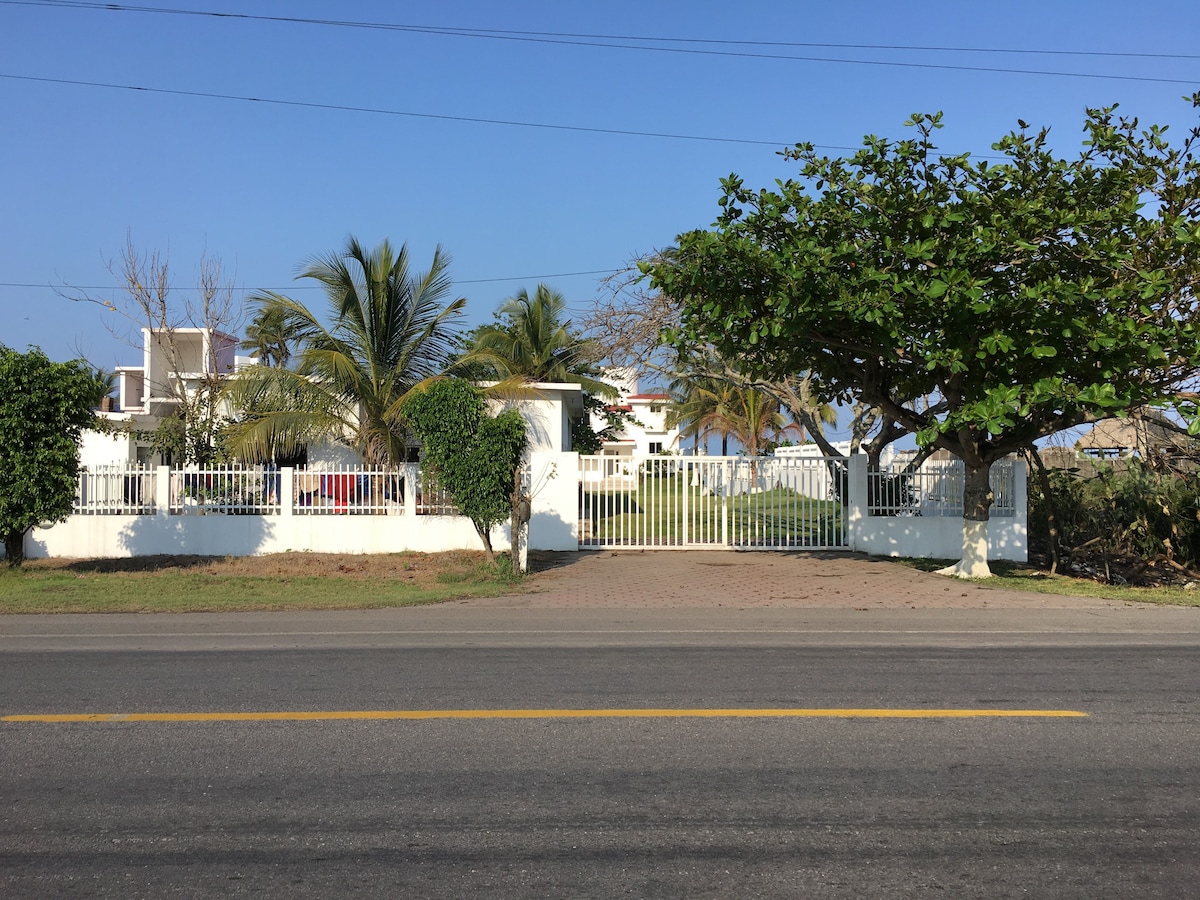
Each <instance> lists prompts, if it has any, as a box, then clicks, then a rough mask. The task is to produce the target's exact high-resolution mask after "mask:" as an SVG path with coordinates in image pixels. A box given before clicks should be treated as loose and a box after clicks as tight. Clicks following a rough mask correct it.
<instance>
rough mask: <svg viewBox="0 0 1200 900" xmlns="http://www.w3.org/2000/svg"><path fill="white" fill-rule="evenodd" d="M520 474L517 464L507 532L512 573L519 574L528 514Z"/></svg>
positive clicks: (521, 566) (528, 510) (522, 563)
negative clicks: (509, 525) (509, 528)
mask: <svg viewBox="0 0 1200 900" xmlns="http://www.w3.org/2000/svg"><path fill="white" fill-rule="evenodd" d="M522 474H523V472H522V468H521V466H517V468H516V469H515V470H514V471H513V492H512V501H511V505H512V516H511V519H510V521H511V522H512V526H511V530H510V532H509V537H510V544H511V547H512V549H511V550H510V552H511V554H512V573H513V575H520V574H521V573H522V572H524V571H525V560H524V559H523V558H522V556H523V554H522V553H521V548H522V537H523V535H524V529H525V525H526V523H527V522H528V521H529V516H530V509H529V504H530V498H529V496H528V495H527V494H525V493H524V492H523V491H522V490H521V483H522V480H523V479H522Z"/></svg>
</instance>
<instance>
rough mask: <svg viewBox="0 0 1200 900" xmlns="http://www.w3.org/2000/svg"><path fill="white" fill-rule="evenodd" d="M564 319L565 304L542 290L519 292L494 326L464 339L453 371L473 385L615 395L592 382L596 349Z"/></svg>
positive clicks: (554, 293)
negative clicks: (510, 383)
mask: <svg viewBox="0 0 1200 900" xmlns="http://www.w3.org/2000/svg"><path fill="white" fill-rule="evenodd" d="M566 313H567V301H566V299H565V298H564V297H563V295H562V294H561V293H559V292H558V291H556V290H554V289H553V288H551V287H549V286H548V285H545V284H539V285H538V286H537V289H536V290H535V291H534V292H533V295H532V296H530V294H529V292H528V291H526V290H525V289H524V288H521V290H519V291H518V292H517V293H516V294H515V295H514V296H512V297H509V298H508V299H507V300H505V301H504V303H503V304H502V305H501V307H500V309H499V310H498V311H497V312H496V321H495V322H493V323H491V324H489V325H481V326H480V327H479V328H476V329H475V330H474V331H473V332H471V333H470V334H469V335H468V336H467V337H468V343H467V348H466V352H465V353H463V355H462V356H461V358H460V359H459V360H458V361H457V362H456V364H455V371H456V372H459V371H461V372H462V373H463V374H464V375H465V376H467V377H472V378H477V379H478V380H484V379H496V380H498V381H503V380H504V379H514V378H515V379H520V380H522V381H527V382H530V381H532V382H555V383H566V384H578V385H580V386H581V387H583V389H584V390H585V391H588V392H589V393H592V394H600V395H615V389H614V388H613V387H612V385H610V384H607V383H606V382H603V381H600V380H598V379H597V378H596V376H597V375H598V374H599V370H598V369H597V363H598V362H599V359H600V356H601V352H602V351H601V349H600V347H599V346H598V344H597V343H596V341H594V340H591V339H589V338H586V337H584V336H583V335H582V334H580V333H579V332H578V331H577V330H575V329H574V328H572V327H571V322H570V320H569V319H568V318H567V317H566Z"/></svg>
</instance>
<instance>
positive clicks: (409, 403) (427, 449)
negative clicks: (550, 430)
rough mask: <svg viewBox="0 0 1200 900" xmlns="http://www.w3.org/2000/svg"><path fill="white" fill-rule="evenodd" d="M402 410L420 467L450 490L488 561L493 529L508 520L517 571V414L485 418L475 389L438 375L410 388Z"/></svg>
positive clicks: (521, 448)
mask: <svg viewBox="0 0 1200 900" xmlns="http://www.w3.org/2000/svg"><path fill="white" fill-rule="evenodd" d="M401 409H402V412H403V414H404V418H405V419H406V420H407V421H408V422H409V424H410V425H411V426H412V428H413V430H414V431H415V432H416V434H417V436H418V437H419V438H420V439H421V444H422V452H421V466H422V469H423V471H425V472H426V473H428V474H429V475H430V476H432V478H433V479H435V480H436V481H437V483H438V484H439V485H441V486H442V487H443V488H445V489H446V491H447V492H449V494H450V496H451V497H452V498H453V500H454V505H455V506H457V507H458V509H459V511H460V512H461V513H462V514H463V515H464V516H467V517H468V518H469V519H470V520H471V522H472V523H473V524H474V525H475V531H476V533H478V535H479V538H480V540H481V541H483V547H484V550H485V551H486V552H487V557H488V561H489V562H490V561H491V560H492V528H493V527H494V526H496V525H499V524H500V523H501V522H503V521H504V520H505V519H507V518H510V517H511V518H512V550H513V560H512V561H513V570H514V571H518V570H519V566H520V560H519V558H518V553H517V543H518V535H519V532H520V529H521V526H522V524H523V522H522V516H521V514H520V507H521V505H522V503H521V501H522V497H521V490H520V487H521V485H520V467H521V460H522V458H523V456H524V454H525V420H524V419H523V418H521V414H520V413H519V412H517V411H516V410H514V409H510V410H505V411H504V412H502V413H500V414H499V415H497V416H489V415H488V412H487V404H486V402H485V401H484V399H483V394H482V393H481V392H480V391H479V389H478V388H476V387H474V386H473V385H471V384H469V383H468V382H466V381H463V380H461V379H457V378H439V379H436V380H434V381H432V382H430V383H429V384H427V385H425V386H423V387H421V388H420V389H418V390H415V391H413V392H412V393H410V394H409V395H408V397H407V398H405V400H404V402H403V403H402V404H401Z"/></svg>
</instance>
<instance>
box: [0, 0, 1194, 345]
mask: <svg viewBox="0 0 1200 900" xmlns="http://www.w3.org/2000/svg"><path fill="white" fill-rule="evenodd" d="M144 2H145V3H146V5H147V6H149V7H154V8H157V9H169V10H196V11H206V12H227V13H228V12H235V13H245V14H250V15H258V16H285V17H300V18H316V19H338V20H343V21H355V22H364V23H389V24H393V25H405V26H425V27H435V28H460V29H494V30H503V31H508V32H540V33H559V34H563V33H570V34H577V35H614V36H618V37H621V38H628V37H632V36H644V37H651V38H659V39H676V40H675V42H672V43H664V42H663V41H661V40H660V41H657V42H650V43H649V44H644V45H645V46H651V45H652V46H659V47H670V48H673V49H674V50H705V51H709V52H708V53H705V54H698V53H683V52H661V51H648V50H639V49H631V48H630V47H628V46H624V47H615V48H614V47H597V46H580V45H578V44H574V45H572V44H569V43H562V42H561V41H567V40H571V39H568V38H553V39H543V40H538V41H534V40H511V39H497V38H483V37H470V36H454V35H446V34H434V33H417V32H412V31H396V30H383V29H367V28H354V27H334V26H327V25H324V26H323V25H314V24H301V23H291V22H267V21H254V20H247V19H242V18H229V17H213V16H193V15H172V14H163V13H155V12H138V11H133V10H132V9H127V10H123V11H110V10H106V9H93V8H86V6H87V4H85V5H84V6H81V5H79V4H72V3H69V2H68V3H62V4H52V3H25V2H19V3H15V2H9V0H3V2H0V110H2V111H3V127H2V129H0V135H2V136H0V229H2V232H0V283H2V284H0V342H2V343H5V344H7V345H9V346H12V347H16V348H18V349H24V347H25V346H26V345H28V344H36V345H39V346H41V347H42V348H43V349H44V350H45V351H46V352H47V353H48V354H50V355H51V356H52V357H54V358H57V359H66V358H69V357H72V356H75V355H77V353H79V352H83V353H84V354H86V355H87V357H88V358H89V359H90V360H91V361H92V362H94V363H97V364H99V365H103V366H112V365H115V364H120V363H136V362H139V361H140V359H139V357H138V355H137V353H136V352H135V351H134V350H132V349H131V348H130V347H128V346H126V345H124V344H122V343H121V342H119V341H118V340H116V339H115V338H113V337H112V336H111V335H110V334H109V332H108V331H107V330H106V328H105V326H104V323H105V316H106V315H107V316H110V317H111V316H112V314H111V313H106V312H105V311H104V310H103V309H102V308H101V307H100V306H98V305H94V304H86V303H82V304H81V303H72V302H70V301H69V300H66V299H63V298H62V297H60V296H58V294H56V292H55V291H54V290H52V289H50V288H51V286H60V287H61V286H63V285H66V284H70V285H77V286H84V287H85V288H86V289H87V293H89V294H90V295H92V296H94V297H97V298H101V299H106V298H117V297H119V292H118V291H117V290H116V289H115V283H114V280H113V278H112V277H111V276H110V274H109V272H108V271H107V269H106V262H107V261H110V260H116V259H117V257H118V256H119V253H120V250H121V248H122V246H123V244H124V242H125V238H126V235H127V234H129V235H130V236H131V237H132V239H133V241H134V243H135V244H136V245H137V246H138V247H139V248H141V249H143V250H146V251H154V250H156V251H158V252H160V253H166V254H169V259H170V262H171V266H172V269H173V270H174V274H175V279H174V282H175V285H176V288H177V289H178V290H180V291H183V290H186V289H188V288H189V286H191V285H192V284H194V274H195V270H196V264H197V261H198V259H199V258H200V256H201V255H202V254H204V253H207V254H208V255H209V256H212V257H217V258H219V259H221V260H222V262H223V264H224V267H225V270H226V272H227V273H232V274H234V275H235V280H236V284H237V285H238V287H239V288H240V289H245V290H253V289H256V288H270V289H277V290H285V291H287V290H292V289H293V288H296V294H295V296H297V297H298V298H301V299H306V300H309V301H317V297H318V295H317V294H316V293H315V292H313V291H311V290H300V289H298V284H297V283H294V282H293V280H292V279H293V277H294V275H295V272H296V270H297V267H298V266H299V265H300V264H301V263H303V262H304V261H305V260H306V259H307V258H308V257H310V256H311V255H313V254H316V253H323V252H327V251H330V250H333V249H335V248H337V247H340V246H341V245H342V244H343V243H344V241H345V239H346V237H347V235H349V234H354V235H356V236H358V238H359V239H360V240H361V241H362V242H363V243H364V244H367V245H374V244H375V243H377V242H378V241H379V240H380V239H382V238H383V237H385V236H386V237H389V238H391V240H392V241H393V242H394V243H397V244H399V243H402V242H407V243H408V244H409V246H410V249H411V250H412V252H413V254H414V258H415V260H416V262H417V263H418V264H420V265H422V266H423V265H424V264H425V263H426V262H427V261H428V259H429V257H430V256H431V255H432V252H433V248H434V247H435V246H436V245H438V244H440V245H442V246H443V247H444V248H445V249H446V250H447V251H448V252H449V253H450V254H451V256H452V257H453V261H454V262H453V267H452V274H453V276H454V278H455V281H456V292H457V294H461V295H463V296H466V297H467V298H468V323H469V324H475V323H478V322H482V321H486V320H488V319H490V317H491V314H492V312H493V310H494V309H495V308H496V307H497V306H498V305H499V303H500V302H501V301H502V300H503V299H504V298H505V297H507V296H510V295H511V294H512V293H513V292H514V291H516V290H517V289H518V288H520V287H523V286H524V287H527V288H529V289H530V290H532V289H533V287H534V286H535V285H536V283H537V281H538V280H539V279H541V280H545V281H547V282H548V283H550V284H551V285H552V286H554V287H556V288H558V289H559V290H561V291H562V292H563V293H564V294H565V295H566V296H567V298H568V300H569V302H570V304H571V306H572V308H573V309H574V310H575V311H577V313H578V314H579V315H581V316H582V314H583V313H585V312H586V310H587V309H588V308H589V307H590V306H591V303H592V301H593V299H594V298H595V297H596V295H597V281H598V278H599V277H600V275H597V274H579V275H568V274H565V273H597V272H599V273H605V272H609V271H612V270H615V269H618V268H620V267H622V266H623V265H624V264H625V263H627V261H628V260H629V259H630V258H632V257H634V256H636V255H638V254H640V253H644V252H647V251H650V250H653V249H655V248H659V247H663V246H666V245H668V244H670V243H671V242H672V240H673V238H674V236H675V235H676V234H678V233H679V232H681V231H684V230H687V229H690V228H693V227H697V226H704V225H708V224H709V223H710V222H711V221H712V220H713V219H714V218H715V216H716V213H717V206H716V200H717V197H718V196H719V185H718V179H719V178H721V177H722V176H724V175H727V174H729V173H731V172H737V173H738V174H739V175H741V176H743V178H744V179H745V180H746V183H747V184H749V185H758V184H769V183H770V182H772V181H773V180H774V179H775V178H778V177H787V175H788V174H789V166H788V165H786V164H785V163H783V162H782V161H781V160H780V159H779V157H778V156H777V155H776V151H777V150H778V149H779V148H781V147H783V146H786V145H789V144H791V143H794V142H797V141H801V140H809V141H812V142H814V143H816V144H818V145H824V146H826V147H828V148H829V150H828V152H830V153H842V152H847V150H842V149H838V148H848V149H849V148H853V147H856V146H857V145H858V144H859V143H860V142H861V138H862V136H863V135H864V134H867V133H875V134H881V135H887V136H891V137H898V136H902V135H903V132H904V128H903V122H904V120H905V119H906V118H907V117H908V116H909V114H911V113H913V112H917V111H921V112H933V111H937V110H943V111H944V112H945V116H946V123H947V127H946V128H945V129H944V130H943V131H941V132H940V142H941V145H942V146H943V147H945V148H946V149H947V151H952V152H959V151H962V150H969V151H972V152H974V153H976V154H989V153H990V152H991V151H990V145H991V143H992V142H993V141H994V140H996V139H997V138H998V137H1000V136H1001V135H1002V134H1004V133H1006V132H1007V131H1009V130H1011V129H1012V128H1014V127H1015V124H1016V121H1017V119H1018V118H1023V119H1025V120H1026V121H1028V122H1030V123H1033V124H1035V125H1049V126H1051V127H1052V129H1053V131H1052V139H1053V141H1054V143H1055V144H1056V146H1058V147H1060V148H1061V149H1062V150H1063V151H1064V152H1065V153H1070V152H1073V151H1074V150H1075V149H1077V148H1078V142H1079V135H1080V126H1081V123H1082V119H1083V112H1084V109H1085V107H1088V106H1100V105H1107V104H1111V103H1114V102H1119V103H1120V104H1121V107H1122V110H1123V111H1124V112H1126V113H1129V114H1132V115H1137V116H1139V117H1140V118H1141V119H1142V120H1143V121H1144V122H1157V123H1161V124H1167V125H1171V126H1173V129H1174V130H1175V131H1176V133H1181V132H1183V131H1184V130H1185V129H1187V128H1189V127H1191V126H1192V125H1193V124H1195V121H1196V112H1195V111H1194V110H1193V109H1192V108H1191V107H1190V105H1189V104H1186V103H1184V102H1183V101H1182V100H1181V99H1180V98H1181V96H1182V95H1184V94H1189V93H1191V92H1192V91H1195V90H1200V41H1198V40H1197V38H1200V16H1197V15H1196V8H1195V2H1194V0H1172V2H1154V0H1148V2H1143V3H1141V4H1137V5H1134V4H1130V3H1129V2H1128V0H1121V2H1115V0H1091V2H1067V0H1051V2H1044V0H1043V2H1038V3H1032V2H1008V3H1004V4H964V3H961V2H956V3H949V2H940V0H931V2H925V3H922V4H919V5H918V4H907V3H896V2H854V0H847V2H842V3H838V4H828V3H804V2H747V3H742V4H738V5H736V6H735V5H733V4H729V3H725V2H708V0H689V2H686V3H685V2H647V0H639V2H624V0H609V2H605V3H591V4H578V3H565V2H557V3H552V2H499V3H497V2H492V3H483V2H454V0H446V2H442V3H439V4H436V5H435V4H427V3H425V4H416V3H401V2H393V3H389V2H376V0H340V2H333V0H286V2H285V0H261V2H240V3H237V2H232V0H183V2H174V0H144ZM517 36H518V35H510V37H517ZM524 36H525V37H529V36H530V35H528V34H527V35H524ZM684 39H687V40H690V41H745V42H759V43H748V44H738V45H734V44H721V43H684V42H682V41H683V40H684ZM548 40H552V41H555V42H548ZM576 40H585V41H590V42H591V43H618V44H626V45H629V44H633V43H635V42H633V41H629V40H617V41H600V40H598V39H594V38H582V39H576ZM763 42H791V43H796V44H800V43H803V44H810V45H818V44H855V45H888V46H890V47H901V48H973V49H969V50H967V49H962V50H956V51H946V50H939V49H880V48H879V47H878V46H858V47H853V48H850V47H830V46H780V45H769V44H767V43H763ZM1003 50H1024V51H1033V50H1043V51H1056V52H1055V53H1054V54H1044V53H1032V52H1022V53H1008V52H996V51H1003ZM984 51H988V52H984ZM714 53H719V54H739V53H740V54H758V56H757V57H755V56H745V55H741V56H739V55H713V54H714ZM1095 53H1100V54H1166V55H1175V56H1176V57H1177V58H1164V57H1153V58H1152V57H1139V56H1134V55H1079V54H1095ZM763 56H774V57H805V58H804V59H799V58H792V59H782V58H763ZM839 59H840V60H854V61H858V62H839V61H836V60H839ZM880 63H903V64H904V65H881V64H880ZM981 68H982V69H1005V70H1026V71H1025V72H1018V71H974V70H972V69H981ZM1030 71H1036V72H1041V73H1080V74H1089V75H1092V76H1109V77H1074V76H1067V75H1055V74H1030V73H1029V72H1030ZM13 76H16V77H13ZM1112 76H1118V77H1112ZM28 79H58V80H61V81H70V82H93V83H108V84H119V85H130V86H137V87H142V88H152V89H155V90H156V91H180V92H189V93H191V94H225V95H231V96H237V97H258V98H267V99H273V100H283V101H294V102H298V103H304V104H322V105H327V106H330V107H369V108H372V109H377V110H388V111H390V112H391V113H401V112H407V113H419V114H425V115H429V116H449V117H457V118H458V119H460V120H458V121H456V120H450V119H437V118H423V117H415V116H402V115H395V114H381V113H369V112H361V111H350V110H345V109H318V108H312V107H311V106H287V105H280V104H275V103H263V102H257V103H255V102H247V101H242V100H230V99H216V98H212V97H199V96H187V95H181V94H167V93H157V92H151V91H131V90H123V89H113V88H104V87H95V86H86V85H83V84H63V83H55V82H52V81H44V80H43V81H38V80H28ZM471 119H475V120H484V119H492V120H506V121H510V122H523V123H529V124H530V125H544V126H570V127H575V128H585V129H586V128H591V129H608V130H613V131H622V132H653V133H659V134H662V133H666V134H673V135H690V136H696V137H708V138H721V139H725V140H684V139H679V138H667V137H653V136H645V135H637V134H603V133H596V132H588V131H571V130H560V129H555V128H546V127H526V126H518V125H500V124H488V123H486V122H483V121H462V120H471ZM743 141H744V142H753V141H759V142H765V143H742V142H743ZM500 279H505V280H500ZM27 285H31V286H27Z"/></svg>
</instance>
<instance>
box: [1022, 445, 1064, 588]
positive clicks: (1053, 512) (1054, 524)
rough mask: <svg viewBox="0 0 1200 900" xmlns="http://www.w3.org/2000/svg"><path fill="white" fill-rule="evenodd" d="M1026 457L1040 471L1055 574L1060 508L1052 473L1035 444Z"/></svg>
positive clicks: (1026, 451) (1052, 573)
mask: <svg viewBox="0 0 1200 900" xmlns="http://www.w3.org/2000/svg"><path fill="white" fill-rule="evenodd" d="M1025 457H1026V458H1027V459H1029V460H1031V461H1032V462H1033V464H1034V466H1035V467H1036V468H1037V472H1038V484H1040V485H1041V487H1042V499H1043V502H1044V503H1045V504H1046V525H1047V529H1048V531H1049V535H1048V536H1047V537H1048V539H1049V541H1050V574H1051V575H1054V574H1056V573H1057V572H1058V540H1059V535H1058V510H1057V509H1056V504H1055V502H1054V488H1053V486H1052V485H1051V484H1050V473H1049V472H1047V471H1046V466H1045V465H1044V464H1043V463H1042V454H1040V453H1039V452H1038V448H1037V447H1036V446H1035V445H1034V444H1030V445H1029V446H1028V447H1026V448H1025Z"/></svg>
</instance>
